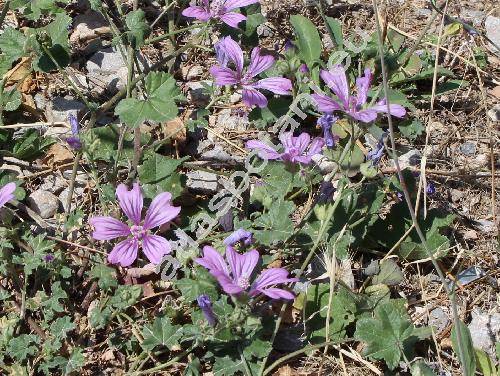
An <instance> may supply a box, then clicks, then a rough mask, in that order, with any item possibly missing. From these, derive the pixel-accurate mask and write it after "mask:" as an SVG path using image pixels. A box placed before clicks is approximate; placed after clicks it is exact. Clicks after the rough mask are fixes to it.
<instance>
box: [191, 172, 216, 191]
mask: <svg viewBox="0 0 500 376" xmlns="http://www.w3.org/2000/svg"><path fill="white" fill-rule="evenodd" d="M186 177H187V182H186V187H187V188H188V189H191V190H193V191H196V192H200V193H208V194H210V193H215V192H217V191H218V190H219V188H220V185H219V182H218V176H217V175H216V174H214V173H211V172H206V171H190V172H188V173H187V174H186Z"/></svg>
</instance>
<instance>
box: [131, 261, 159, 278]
mask: <svg viewBox="0 0 500 376" xmlns="http://www.w3.org/2000/svg"><path fill="white" fill-rule="evenodd" d="M155 270H156V267H155V266H154V265H153V264H147V265H145V266H144V267H142V268H129V269H127V276H129V277H130V278H141V277H147V276H150V275H151V274H154V273H155Z"/></svg>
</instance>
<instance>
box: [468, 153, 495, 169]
mask: <svg viewBox="0 0 500 376" xmlns="http://www.w3.org/2000/svg"><path fill="white" fill-rule="evenodd" d="M489 165H490V156H489V155H487V154H479V155H477V156H476V157H475V158H474V159H473V160H472V161H470V163H469V168H470V169H480V168H482V167H486V166H489Z"/></svg>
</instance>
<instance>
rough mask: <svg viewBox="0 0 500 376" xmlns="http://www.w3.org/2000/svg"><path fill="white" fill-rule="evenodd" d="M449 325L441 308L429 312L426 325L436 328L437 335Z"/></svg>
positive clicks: (446, 315) (445, 313)
mask: <svg viewBox="0 0 500 376" xmlns="http://www.w3.org/2000/svg"><path fill="white" fill-rule="evenodd" d="M449 323H450V318H449V317H448V313H447V312H446V311H445V310H444V309H443V308H442V307H437V308H435V309H433V310H432V311H430V312H429V323H428V324H429V325H430V326H433V327H434V328H436V331H437V333H438V334H439V333H441V332H442V331H443V330H445V329H446V328H447V327H448V325H449Z"/></svg>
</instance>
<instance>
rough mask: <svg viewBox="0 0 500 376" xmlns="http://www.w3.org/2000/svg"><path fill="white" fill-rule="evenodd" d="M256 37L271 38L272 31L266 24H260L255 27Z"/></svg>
mask: <svg viewBox="0 0 500 376" xmlns="http://www.w3.org/2000/svg"><path fill="white" fill-rule="evenodd" d="M257 35H258V36H259V37H264V38H265V37H272V36H273V35H274V31H273V29H271V28H270V27H269V26H268V25H266V24H261V25H259V26H257Z"/></svg>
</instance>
